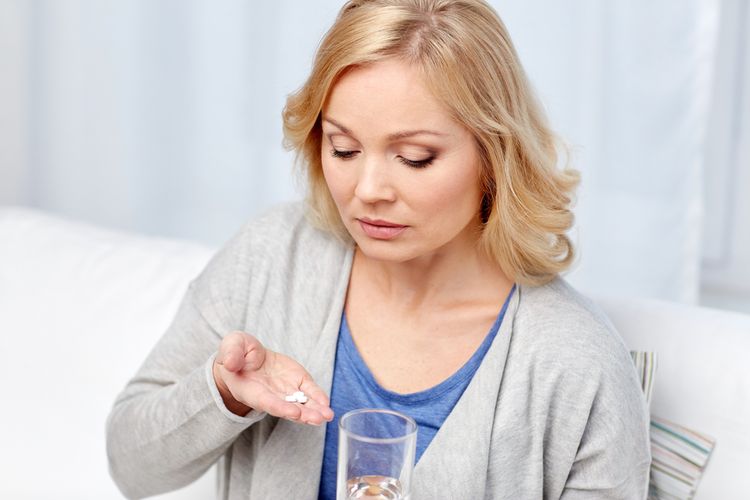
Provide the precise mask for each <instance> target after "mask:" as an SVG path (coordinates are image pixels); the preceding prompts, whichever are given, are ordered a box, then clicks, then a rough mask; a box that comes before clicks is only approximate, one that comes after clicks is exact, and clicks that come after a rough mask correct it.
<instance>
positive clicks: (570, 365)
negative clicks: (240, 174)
mask: <svg viewBox="0 0 750 500" xmlns="http://www.w3.org/2000/svg"><path fill="white" fill-rule="evenodd" d="M284 126H285V134H286V139H287V143H288V145H289V146H290V147H291V148H293V149H295V150H296V151H297V152H298V153H299V156H300V159H301V163H302V165H303V167H304V169H305V171H306V175H307V177H308V179H309V198H308V201H307V203H306V204H305V205H304V206H301V205H291V206H286V207H282V208H279V209H277V210H275V211H273V212H271V213H270V214H269V215H267V216H265V217H264V218H261V219H259V220H257V221H253V222H250V223H249V224H247V225H246V226H245V227H244V228H243V229H242V230H241V231H240V232H239V234H238V235H237V236H236V237H235V238H234V239H233V241H231V242H230V243H229V244H228V245H227V246H226V247H225V248H224V249H223V250H222V251H220V252H219V253H218V254H217V255H216V256H215V257H214V259H213V260H212V261H211V263H210V264H209V265H208V267H207V268H206V269H205V270H204V272H203V273H202V274H201V275H200V276H199V277H198V278H197V279H196V280H195V281H194V282H193V283H192V284H191V286H190V288H189V290H188V292H187V295H186V297H185V298H184V300H183V303H182V305H181V307H180V310H179V312H178V314H177V316H176V318H175V320H174V323H173V324H172V325H171V326H170V328H169V330H168V331H167V332H166V334H165V335H164V337H163V338H162V339H161V340H160V342H159V343H158V345H157V346H156V347H155V349H154V350H153V352H152V353H151V354H150V356H149V357H148V359H147V360H146V362H145V363H144V365H143V366H142V367H141V369H140V371H139V372H138V374H137V375H136V377H135V378H134V379H133V380H132V381H131V382H130V383H129V384H128V386H127V387H126V388H125V390H124V391H123V393H122V394H121V395H120V396H119V398H118V400H117V402H116V403H115V406H114V408H113V410H112V413H111V416H110V419H109V422H108V454H109V459H110V466H111V471H112V474H113V477H114V478H115V480H116V482H117V483H118V485H119V486H120V488H121V489H122V491H123V492H124V493H125V494H126V495H128V496H130V497H140V496H145V495H151V494H156V493H159V492H163V491H167V490H170V489H173V488H177V487H179V486H182V485H184V484H187V483H189V482H190V481H192V480H194V479H195V478H197V477H198V476H200V475H201V474H202V473H203V472H204V471H205V470H206V469H207V468H209V467H210V466H211V465H212V464H213V463H215V462H217V461H218V462H219V475H218V476H219V484H218V496H219V497H220V498H253V499H256V498H257V499H266V498H267V499H276V498H279V499H280V498H295V499H296V498H325V499H328V498H334V497H335V461H336V425H335V424H336V421H337V420H336V419H337V418H338V417H339V416H340V415H342V414H343V413H344V412H345V411H347V410H349V409H351V408H356V407H363V406H379V407H384V406H385V407H390V408H393V409H397V410H399V411H402V412H404V413H407V414H409V415H411V416H412V417H414V418H415V420H416V421H417V423H418V424H419V433H418V435H419V438H420V441H419V443H418V450H417V456H418V461H417V465H416V468H415V472H414V479H413V490H414V495H413V498H414V499H421V498H441V499H443V498H444V499H462V498H466V499H476V498H492V499H527V498H529V499H530V498H560V497H564V498H622V499H631V498H643V497H644V496H645V492H646V484H647V479H648V467H649V463H650V456H649V446H648V430H647V428H648V415H647V411H646V408H645V402H644V398H643V395H642V394H641V391H640V388H639V385H638V382H637V380H636V375H635V371H634V369H633V366H632V363H631V362H630V359H629V356H628V353H627V351H626V349H625V347H624V346H623V344H622V341H621V340H620V339H619V337H618V336H617V334H616V332H614V330H613V329H612V327H611V325H610V323H609V322H608V321H607V320H606V318H604V317H603V316H601V315H600V313H598V312H597V311H596V310H595V308H593V307H592V306H591V305H590V304H589V303H588V302H587V301H586V300H585V299H583V298H582V297H581V296H580V295H578V294H577V293H576V292H575V291H574V290H573V289H571V288H570V287H569V286H568V285H567V284H566V283H565V282H564V281H563V280H562V279H561V278H560V277H559V273H561V272H562V271H564V270H565V269H566V268H567V267H568V266H569V264H570V262H571V261H572V259H573V249H572V246H571V243H570V241H569V240H568V238H567V237H566V236H565V231H567V230H568V229H569V228H570V226H571V224H572V214H571V212H570V210H569V205H570V200H571V197H572V191H573V189H574V188H575V186H576V184H577V175H576V174H575V173H574V172H572V171H570V170H558V169H557V168H556V164H557V149H556V141H555V138H554V136H553V134H552V133H551V132H550V131H549V129H548V127H547V124H546V122H545V119H544V116H543V114H542V112H541V110H540V108H539V106H538V104H537V103H536V101H535V100H534V98H533V96H532V93H531V91H530V87H529V84H528V82H527V81H526V78H525V76H524V73H523V70H522V69H521V66H520V64H519V62H518V58H517V55H516V53H515V51H514V49H513V46H512V44H511V42H510V39H509V37H508V34H507V31H506V30H505V28H504V26H503V25H502V23H501V21H500V19H499V18H498V17H497V15H496V14H495V12H494V11H493V10H492V9H491V8H490V7H489V6H488V5H487V4H486V3H484V2H483V1H482V0H460V1H441V0H370V1H368V0H353V1H350V2H348V3H347V4H346V5H345V6H344V7H343V8H342V10H341V13H340V14H339V17H338V19H337V20H336V22H335V24H334V25H333V27H332V28H331V29H330V31H329V32H328V34H327V35H326V37H325V39H324V40H323V42H322V44H321V46H320V48H319V50H318V53H317V57H316V60H315V62H314V66H313V69H312V73H311V75H310V77H309V79H308V81H307V82H306V84H305V85H304V86H303V87H302V88H301V89H300V90H299V91H298V92H297V93H295V94H293V95H291V96H290V97H289V99H288V102H287V106H286V109H285V111H284ZM297 391H301V392H303V393H304V395H305V396H306V397H307V398H309V399H308V400H307V401H306V402H294V400H292V401H287V399H286V398H287V396H289V395H290V394H294V393H295V392H297ZM327 394H331V398H330V401H329V398H328V396H327ZM324 423H326V424H327V425H322V424H324Z"/></svg>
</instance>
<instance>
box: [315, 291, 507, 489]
mask: <svg viewBox="0 0 750 500" xmlns="http://www.w3.org/2000/svg"><path fill="white" fill-rule="evenodd" d="M515 288H516V287H515V285H514V286H513V288H512V289H511V291H510V293H509V294H508V298H507V299H506V300H505V304H503V307H502V309H501V310H500V314H498V316H497V319H496V320H495V323H494V324H493V325H492V328H490V331H489V333H488V334H487V336H486V337H485V339H484V341H483V342H482V344H481V345H480V346H479V348H478V349H477V350H476V352H475V353H474V354H473V355H472V357H471V358H470V359H469V360H468V361H467V362H466V364H464V365H463V366H462V367H461V368H460V369H459V370H458V371H457V372H456V373H454V374H453V375H451V376H450V377H449V378H448V379H446V380H444V381H443V382H441V383H439V384H438V385H436V386H435V387H432V388H430V389H427V390H424V391H420V392H414V393H411V394H399V393H396V392H392V391H389V390H387V389H384V388H383V387H381V386H380V384H378V383H377V381H376V380H375V377H374V376H373V375H372V373H371V372H370V369H369V368H368V367H367V365H366V364H365V362H364V360H363V359H362V357H361V356H360V354H359V351H357V347H356V346H355V345H354V340H353V339H352V335H351V332H350V331H349V325H348V324H347V322H346V314H342V317H341V327H340V328H339V338H338V342H337V345H336V361H335V364H334V369H333V383H332V386H331V409H333V412H334V415H335V416H334V418H333V420H332V421H331V422H329V423H328V424H327V427H326V440H325V450H324V453H323V468H322V470H321V474H320V488H319V490H318V498H319V499H320V500H335V498H336V461H337V457H338V445H339V441H338V440H339V432H338V424H339V416H342V415H344V414H345V413H346V412H348V411H350V410H355V409H358V408H387V409H390V410H395V411H398V412H401V413H403V414H405V415H409V416H410V417H411V418H413V419H414V421H415V422H416V423H417V427H418V430H417V456H416V460H417V462H419V459H420V457H421V456H422V453H424V451H425V449H426V448H427V446H428V445H429V444H430V441H432V438H433V437H435V434H436V433H437V431H438V430H439V429H440V426H441V425H443V422H444V421H445V419H446V418H447V417H448V414H449V413H450V412H451V410H453V407H454V406H455V405H456V402H457V401H458V400H459V399H460V398H461V395H462V394H463V392H464V390H465V389H466V387H467V386H468V385H469V382H470V381H471V379H472V377H473V376H474V373H475V372H476V371H477V368H479V365H480V363H481V362H482V359H483V358H484V355H485V354H486V353H487V351H488V350H489V348H490V345H491V344H492V341H493V340H494V338H495V335H496V334H497V331H498V330H499V329H500V324H501V323H502V320H503V316H505V310H506V309H507V307H508V302H509V301H510V297H511V296H512V295H513V291H514V290H515Z"/></svg>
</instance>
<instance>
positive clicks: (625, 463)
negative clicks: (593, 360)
mask: <svg viewBox="0 0 750 500" xmlns="http://www.w3.org/2000/svg"><path fill="white" fill-rule="evenodd" d="M617 361H618V362H613V363H612V364H610V365H609V366H606V367H602V370H601V371H600V373H599V374H598V378H599V382H598V384H597V389H596V392H595V395H594V398H593V400H592V402H591V405H590V409H589V415H588V420H587V422H586V426H585V429H584V432H583V435H582V437H581V440H580V443H579V446H578V450H577V452H576V455H575V459H574V461H573V464H572V466H571V469H570V472H569V474H568V478H567V481H566V483H565V488H564V490H563V493H562V495H561V498H562V499H564V500H579V499H580V500H584V499H585V500H588V499H591V500H593V499H601V498H607V499H613V500H619V499H622V500H634V499H645V498H646V495H647V489H648V480H649V470H650V465H651V453H650V443H649V439H648V435H649V434H648V426H649V417H648V408H647V405H646V402H645V398H644V396H643V393H642V391H641V389H640V387H639V386H638V385H637V383H636V382H635V381H634V376H635V371H634V369H633V366H632V364H631V363H630V362H629V360H626V359H618V360H617ZM592 375H594V376H595V377H596V374H592Z"/></svg>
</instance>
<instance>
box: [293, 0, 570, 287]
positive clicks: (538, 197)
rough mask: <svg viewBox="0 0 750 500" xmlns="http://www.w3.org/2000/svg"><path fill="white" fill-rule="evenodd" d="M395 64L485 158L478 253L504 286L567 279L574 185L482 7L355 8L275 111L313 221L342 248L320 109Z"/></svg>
mask: <svg viewBox="0 0 750 500" xmlns="http://www.w3.org/2000/svg"><path fill="white" fill-rule="evenodd" d="M391 57H399V58H402V59H404V60H406V61H408V62H409V63H410V64H413V65H414V66H415V67H418V68H420V70H421V71H422V72H423V75H424V81H425V82H426V84H427V85H428V87H429V88H430V90H431V91H432V92H433V93H434V95H435V97H436V98H437V99H438V100H439V101H440V102H441V103H442V104H443V105H444V106H445V108H446V109H447V110H448V111H449V112H450V113H451V114H452V115H453V118H454V119H456V120H457V121H458V122H459V123H462V124H463V125H464V126H465V127H466V128H467V129H468V130H469V131H470V132H471V133H472V134H473V136H474V138H475V140H476V143H477V147H478V149H479V152H480V156H481V158H482V171H481V176H480V177H481V185H482V192H483V199H482V213H481V214H480V215H481V217H482V221H483V223H484V224H483V225H482V232H481V235H480V240H479V243H480V246H481V248H483V249H484V250H485V251H486V252H487V254H488V255H490V256H491V257H492V258H493V259H494V260H495V261H496V262H497V263H498V265H499V266H500V268H501V270H502V271H503V272H504V273H505V274H506V275H507V276H508V277H510V278H511V279H514V280H515V281H517V282H519V283H527V284H535V285H538V284H543V283H545V282H547V281H549V280H551V279H553V278H554V277H555V276H556V275H557V274H558V273H560V272H562V271H564V270H565V269H567V268H568V267H569V266H570V264H571V262H572V260H573V258H574V251H573V245H572V243H571V241H570V239H569V238H568V236H567V235H566V232H567V231H568V230H569V229H570V228H571V226H572V224H573V213H572V212H571V210H570V205H571V203H572V196H573V192H574V190H575V188H576V186H577V185H578V182H579V175H578V173H577V172H576V171H574V170H571V169H569V168H564V169H558V168H557V163H558V152H559V150H560V149H562V148H561V144H560V142H559V141H558V139H557V137H556V136H555V134H553V133H552V131H551V130H550V129H549V126H548V124H547V120H546V117H545V114H544V112H543V111H542V109H541V106H540V104H539V103H538V102H537V100H536V97H535V96H534V94H533V92H532V90H531V86H530V84H529V82H528V80H527V78H526V75H525V73H524V71H523V68H522V67H521V64H520V62H519V60H518V55H517V54H516V51H515V49H514V47H513V44H512V42H511V40H510V37H509V35H508V32H507V30H506V28H505V26H504V25H503V23H502V21H501V20H500V18H499V17H498V15H497V13H496V12H495V11H494V10H493V9H492V7H490V6H489V5H488V4H487V3H486V2H484V1H483V0H351V1H349V2H347V3H346V4H345V5H344V7H343V8H342V9H341V11H340V12H339V15H338V18H337V19H336V22H335V23H334V24H333V26H332V27H331V28H330V30H329V31H328V33H327V34H326V36H325V37H324V38H323V41H322V42H321V45H320V47H319V48H318V52H317V55H316V57H315V61H314V63H313V68H312V72H311V74H310V76H309V78H308V80H307V82H306V83H305V84H304V85H303V86H302V88H300V89H299V90H298V91H297V92H295V93H293V94H291V95H290V96H289V97H288V99H287V103H286V107H285V108H284V112H283V119H284V136H285V145H286V146H287V147H288V148H289V149H293V150H295V151H297V154H298V159H299V160H301V161H300V163H301V165H302V167H303V168H304V169H305V170H306V173H307V178H308V182H309V193H308V200H307V202H308V204H309V208H310V215H311V218H312V220H313V222H314V223H315V224H316V225H318V226H320V227H322V228H325V229H328V230H330V231H332V232H333V233H334V234H337V235H339V236H341V237H344V238H347V239H348V238H349V236H348V233H347V232H346V229H345V228H344V225H343V223H342V222H341V218H340V216H339V213H338V210H337V208H336V205H335V204H334V202H333V199H332V198H331V194H330V192H329V191H328V186H327V184H326V182H325V178H324V177H323V170H322V165H321V140H322V132H321V124H320V115H321V111H322V108H323V105H324V103H325V101H326V98H327V97H328V95H329V93H330V91H331V88H332V86H333V85H334V84H335V82H336V80H337V78H338V77H339V76H340V75H342V73H343V72H344V71H345V70H347V69H348V68H351V67H355V66H360V65H364V64H368V63H372V62H376V61H378V60H382V59H385V58H391Z"/></svg>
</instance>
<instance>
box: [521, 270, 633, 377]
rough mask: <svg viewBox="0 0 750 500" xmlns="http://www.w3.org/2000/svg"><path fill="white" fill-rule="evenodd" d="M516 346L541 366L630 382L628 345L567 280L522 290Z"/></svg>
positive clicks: (602, 315) (587, 299) (630, 367)
mask: <svg viewBox="0 0 750 500" xmlns="http://www.w3.org/2000/svg"><path fill="white" fill-rule="evenodd" d="M520 291H521V293H520V298H519V306H518V311H517V313H516V317H515V321H514V328H513V341H514V342H516V343H517V344H519V345H520V347H521V348H522V349H523V351H524V352H526V353H529V355H530V357H531V358H533V359H534V360H536V361H537V362H547V363H548V366H550V367H554V366H558V367H560V369H561V370H565V369H570V368H578V369H581V370H582V371H584V372H586V373H588V374H589V376H594V375H595V374H596V373H608V374H611V375H617V374H619V375H620V376H623V377H628V378H629V377H630V375H631V373H630V372H632V369H633V366H632V361H631V358H630V354H629V352H628V349H627V347H626V346H625V343H624V342H623V340H622V338H621V337H620V335H619V333H617V330H616V329H615V327H614V325H613V324H612V322H611V321H610V320H609V319H608V318H607V316H606V315H605V314H604V312H603V311H602V310H601V309H600V308H599V307H598V306H597V305H596V304H595V303H594V302H593V301H591V300H590V299H589V298H587V297H585V296H584V295H583V294H581V293H580V292H578V291H577V290H576V289H574V288H573V287H572V286H571V285H570V284H569V283H568V282H566V281H565V280H564V279H562V278H556V279H554V280H553V281H551V282H549V283H547V284H545V285H542V286H525V287H524V286H522V287H521V288H520Z"/></svg>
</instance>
